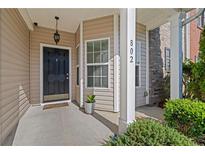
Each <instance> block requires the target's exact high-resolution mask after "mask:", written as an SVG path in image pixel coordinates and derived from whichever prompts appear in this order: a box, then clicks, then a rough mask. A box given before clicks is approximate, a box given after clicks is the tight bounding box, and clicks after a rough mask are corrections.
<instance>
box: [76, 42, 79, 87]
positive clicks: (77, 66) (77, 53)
mask: <svg viewBox="0 0 205 154" xmlns="http://www.w3.org/2000/svg"><path fill="white" fill-rule="evenodd" d="M78 48H79V49H80V44H77V46H76V55H77V56H76V86H77V87H79V86H80V67H79V60H80V53H79V52H78ZM77 57H78V63H77ZM78 70H79V82H78V81H77V80H78V76H77V74H78V73H77V71H78ZM77 83H78V84H77Z"/></svg>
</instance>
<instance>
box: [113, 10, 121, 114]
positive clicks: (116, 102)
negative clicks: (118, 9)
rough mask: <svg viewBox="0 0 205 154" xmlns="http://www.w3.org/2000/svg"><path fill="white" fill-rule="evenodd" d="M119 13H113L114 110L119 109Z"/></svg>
mask: <svg viewBox="0 0 205 154" xmlns="http://www.w3.org/2000/svg"><path fill="white" fill-rule="evenodd" d="M119 67H120V52H119V14H118V13H115V14H114V112H119V111H120V78H119V75H120V68H119Z"/></svg>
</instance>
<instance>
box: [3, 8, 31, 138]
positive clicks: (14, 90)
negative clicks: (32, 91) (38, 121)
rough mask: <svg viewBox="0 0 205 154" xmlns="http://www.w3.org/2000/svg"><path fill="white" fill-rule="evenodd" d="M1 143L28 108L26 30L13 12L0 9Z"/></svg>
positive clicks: (27, 38)
mask: <svg viewBox="0 0 205 154" xmlns="http://www.w3.org/2000/svg"><path fill="white" fill-rule="evenodd" d="M0 10H1V13H0V17H1V19H0V20H1V22H0V23H1V27H0V31H1V35H0V37H1V42H0V43H1V44H0V47H1V50H0V51H1V52H0V74H1V78H0V94H1V95H0V105H1V107H0V108H1V113H0V119H1V120H0V127H1V132H0V133H1V134H0V136H1V142H3V140H4V139H5V138H6V137H7V136H8V135H9V133H10V132H11V131H12V130H13V128H14V127H15V125H16V124H17V123H18V121H19V119H20V117H21V116H22V115H23V114H24V113H25V111H26V110H27V109H28V107H29V30H28V28H27V26H26V24H25V23H24V20H23V19H22V17H21V15H20V14H19V12H18V10H17V9H0Z"/></svg>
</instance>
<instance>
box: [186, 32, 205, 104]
mask: <svg viewBox="0 0 205 154" xmlns="http://www.w3.org/2000/svg"><path fill="white" fill-rule="evenodd" d="M199 51H200V52H199V58H198V60H197V62H195V63H193V62H191V61H190V60H186V61H185V62H184V64H183V79H184V80H183V83H184V87H185V90H184V97H187V98H192V99H199V100H203V101H205V28H204V29H203V31H202V33H201V38H200V48H199Z"/></svg>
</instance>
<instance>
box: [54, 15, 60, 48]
mask: <svg viewBox="0 0 205 154" xmlns="http://www.w3.org/2000/svg"><path fill="white" fill-rule="evenodd" d="M55 19H56V32H55V33H54V35H53V38H54V41H55V42H56V44H58V42H59V41H60V34H59V33H58V20H59V17H57V16H55Z"/></svg>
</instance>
